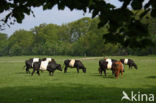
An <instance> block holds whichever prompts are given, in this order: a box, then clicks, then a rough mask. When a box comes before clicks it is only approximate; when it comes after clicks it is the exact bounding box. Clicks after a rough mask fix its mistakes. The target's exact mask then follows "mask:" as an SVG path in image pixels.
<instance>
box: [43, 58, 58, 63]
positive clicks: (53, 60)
mask: <svg viewBox="0 0 156 103" xmlns="http://www.w3.org/2000/svg"><path fill="white" fill-rule="evenodd" d="M45 60H47V58H43V59H42V61H45ZM51 61H52V62H55V63H56V61H55V59H51Z"/></svg>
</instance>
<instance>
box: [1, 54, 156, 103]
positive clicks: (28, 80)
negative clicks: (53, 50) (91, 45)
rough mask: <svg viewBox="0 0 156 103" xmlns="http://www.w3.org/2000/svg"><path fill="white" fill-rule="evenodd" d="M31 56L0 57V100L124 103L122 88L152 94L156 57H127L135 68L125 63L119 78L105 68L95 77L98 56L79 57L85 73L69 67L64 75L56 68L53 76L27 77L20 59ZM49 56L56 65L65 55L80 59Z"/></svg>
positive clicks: (4, 102)
mask: <svg viewBox="0 0 156 103" xmlns="http://www.w3.org/2000/svg"><path fill="white" fill-rule="evenodd" d="M31 57H33V56H19V57H18V56H17V57H0V103H120V102H124V103H128V102H129V101H127V100H124V101H121V98H122V96H123V95H122V91H125V92H126V93H127V94H130V93H131V91H134V92H135V93H138V92H140V93H146V94H150V93H152V94H154V95H155V96H156V56H140V57H136V56H128V57H127V58H132V59H134V60H135V62H136V64H137V65H138V70H135V69H129V68H128V66H125V73H124V75H123V77H121V76H120V78H119V79H115V78H114V77H113V76H112V74H111V71H107V77H104V75H103V76H99V74H98V71H97V69H98V61H99V59H100V58H92V59H82V62H83V63H84V65H85V66H86V67H87V73H86V74H84V73H82V71H81V70H80V73H79V74H77V72H76V69H70V68H69V69H68V73H66V74H64V73H63V72H61V71H56V72H55V73H54V76H49V73H48V72H47V71H45V72H43V73H41V75H40V76H38V75H37V74H36V73H35V74H34V76H31V75H30V74H26V72H25V70H24V69H23V66H24V61H25V60H26V59H28V58H31ZM36 57H37V56H36ZM39 57H40V58H42V57H46V56H39ZM53 58H55V59H56V62H58V63H60V64H63V61H64V59H67V58H78V59H81V57H66V56H54V57H53ZM110 58H114V59H120V58H123V57H121V56H112V57H110ZM31 71H32V70H31ZM155 101H156V99H155ZM139 103H140V102H139ZM141 103H144V102H141ZM146 103H149V102H146Z"/></svg>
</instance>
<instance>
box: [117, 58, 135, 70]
mask: <svg viewBox="0 0 156 103" xmlns="http://www.w3.org/2000/svg"><path fill="white" fill-rule="evenodd" d="M120 61H121V62H122V63H123V64H126V65H128V66H129V68H132V67H134V68H135V69H138V67H137V65H136V64H135V62H134V61H133V60H132V59H120Z"/></svg>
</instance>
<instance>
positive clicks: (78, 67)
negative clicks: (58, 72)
mask: <svg viewBox="0 0 156 103" xmlns="http://www.w3.org/2000/svg"><path fill="white" fill-rule="evenodd" d="M70 61H71V60H65V61H64V65H65V68H64V73H66V72H67V69H68V67H71V66H70V65H69V63H70ZM71 68H77V73H79V69H82V71H83V72H84V73H86V67H85V66H84V65H83V64H82V62H81V61H80V60H75V63H74V67H71Z"/></svg>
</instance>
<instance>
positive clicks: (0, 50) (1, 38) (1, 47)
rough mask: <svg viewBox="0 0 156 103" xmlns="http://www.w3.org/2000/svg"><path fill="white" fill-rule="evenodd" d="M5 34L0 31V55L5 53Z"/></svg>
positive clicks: (6, 42)
mask: <svg viewBox="0 0 156 103" xmlns="http://www.w3.org/2000/svg"><path fill="white" fill-rule="evenodd" d="M7 40H8V37H7V34H3V33H0V56H3V55H6V54H7V49H8V41H7Z"/></svg>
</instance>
